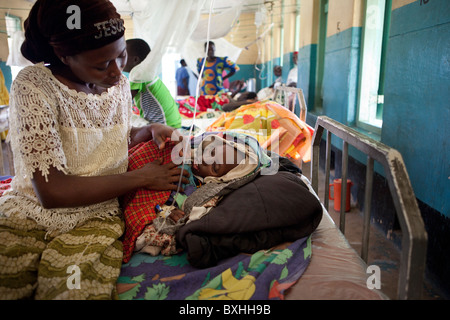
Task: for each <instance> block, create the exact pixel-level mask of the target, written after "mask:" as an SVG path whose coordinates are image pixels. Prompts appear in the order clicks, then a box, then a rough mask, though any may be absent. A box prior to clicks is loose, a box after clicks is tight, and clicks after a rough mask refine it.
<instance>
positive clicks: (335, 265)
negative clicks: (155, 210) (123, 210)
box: [0, 86, 427, 300]
mask: <svg viewBox="0 0 450 320" xmlns="http://www.w3.org/2000/svg"><path fill="white" fill-rule="evenodd" d="M289 97H291V99H289ZM292 97H294V99H292ZM274 99H277V100H278V101H280V102H281V103H282V104H283V105H284V106H287V108H288V109H290V110H291V111H293V110H294V107H295V105H296V100H298V102H299V106H300V118H301V119H302V120H305V119H306V104H305V102H304V98H303V93H302V91H301V89H298V88H289V87H284V86H282V87H279V88H278V89H277V92H275V95H274ZM189 121H190V123H192V120H187V122H189ZM212 121H213V120H212V119H207V120H203V123H202V121H200V122H198V121H196V122H195V124H196V125H199V124H200V126H201V127H202V128H206V127H207V126H208V125H210V124H211V122H212ZM187 122H186V123H187ZM333 135H334V136H336V137H338V138H339V139H341V140H342V141H343V144H342V181H343V186H342V190H343V191H342V193H341V203H344V199H345V198H346V196H347V195H346V194H345V193H346V187H345V184H346V181H347V175H348V168H347V166H348V150H349V145H351V146H353V147H355V148H356V149H358V150H359V151H360V152H362V153H364V154H366V155H367V164H366V167H367V171H366V185H365V201H364V217H363V221H364V223H363V239H362V250H361V253H360V254H358V253H357V252H356V251H355V250H354V249H353V248H352V247H351V245H350V244H349V242H348V240H347V239H346V238H345V212H344V211H343V210H344V209H345V208H344V206H342V209H341V212H340V221H339V226H337V225H336V224H335V223H334V222H333V219H332V218H331V216H330V214H329V212H328V198H329V197H328V183H329V179H330V162H331V160H330V159H331V141H332V136H333ZM323 138H325V140H326V147H325V148H326V151H325V153H324V154H325V172H319V160H320V159H319V156H320V155H321V154H323V153H321V152H320V146H321V142H322V139H323ZM0 155H1V153H0ZM0 160H2V159H0ZM375 161H376V162H378V163H380V164H381V165H382V166H383V167H384V172H385V178H386V180H387V183H388V185H389V189H390V193H391V195H392V199H393V202H394V205H395V211H396V214H397V218H398V221H399V222H400V227H401V233H402V241H401V263H400V268H399V276H398V293H397V298H398V299H420V298H421V294H422V290H423V279H424V270H425V259H426V246H427V233H426V231H425V228H424V224H423V221H422V218H421V215H420V211H419V209H418V206H417V202H416V198H415V196H414V192H413V189H412V186H411V183H410V181H409V178H408V174H407V171H406V168H405V165H404V162H403V159H402V157H401V154H400V153H399V152H398V151H396V150H395V149H392V148H390V147H388V146H386V145H384V144H382V143H379V142H377V141H374V140H373V139H371V138H368V137H367V136H365V135H363V134H361V133H359V132H357V131H355V130H353V129H352V128H349V127H347V126H344V125H342V124H340V123H338V122H337V121H334V120H332V119H330V118H328V117H325V116H319V117H318V118H317V120H316V124H315V128H314V136H313V138H312V160H311V163H310V166H311V172H310V179H308V178H307V177H306V176H305V175H301V179H302V181H303V182H304V183H305V184H306V185H307V186H308V188H309V190H310V192H311V193H312V194H314V195H315V196H316V197H317V198H319V192H318V190H319V174H323V175H324V176H325V179H324V181H325V182H324V183H325V188H324V190H325V191H324V192H325V194H324V196H323V199H325V200H324V202H323V203H321V206H322V210H323V215H322V218H321V221H320V224H319V225H318V226H317V228H316V229H315V231H314V232H313V233H312V234H311V236H310V247H311V252H312V254H311V255H310V261H309V262H308V264H307V267H306V268H305V270H303V273H302V274H301V276H300V277H298V278H297V279H296V280H295V283H293V284H290V285H289V286H287V287H286V290H285V291H284V292H283V294H282V295H281V296H278V297H281V298H284V299H286V300H296V299H322V300H335V299H387V298H388V297H387V296H386V295H385V294H384V293H383V292H382V289H381V290H379V289H377V288H372V287H371V286H370V281H369V280H370V279H369V276H370V275H371V273H370V272H368V270H369V269H368V267H369V266H368V265H367V258H368V250H369V232H370V211H371V204H370V202H371V194H372V183H373V178H372V177H373V173H374V162H375ZM299 166H300V167H301V164H300V165H299ZM12 168H13V166H12ZM305 243H307V241H305ZM288 245H290V244H289V243H283V244H281V245H280V246H279V248H274V249H273V250H275V249H280V250H283V249H284V248H286V247H287V246H288ZM303 249H304V248H303ZM280 252H282V251H279V252H278V253H280ZM299 252H302V251H301V250H300V251H299ZM278 253H277V254H278ZM265 254H266V253H265ZM252 258H253V256H252ZM155 259H156V258H153V257H151V258H149V257H148V256H145V255H142V254H137V255H135V260H132V261H131V262H130V263H128V264H125V265H124V266H123V267H122V274H121V276H120V277H119V281H118V285H117V288H118V293H119V297H120V298H121V299H137V298H139V299H142V298H143V295H141V296H139V294H138V292H139V290H141V291H144V290H145V285H144V282H143V281H142V277H144V276H147V275H149V274H150V273H151V271H152V270H153V269H154V263H155ZM160 260H161V261H162V263H166V264H167V263H168V260H167V259H166V258H161V259H160ZM137 265H139V268H140V269H139V274H138V275H136V276H133V275H132V274H131V273H129V271H130V270H133V268H135V267H136V266H137ZM164 268H167V267H166V266H164ZM136 270H137V269H136ZM208 270H209V269H206V270H204V271H205V272H208ZM176 277H177V275H175V276H173V277H167V278H165V279H169V278H170V279H174V278H176ZM155 278H157V275H154V276H153V279H155ZM162 279H163V278H161V280H162ZM161 283H162V282H161ZM141 285H142V287H139V286H141ZM152 286H153V287H154V286H155V285H154V284H152ZM153 287H152V288H153ZM139 288H140V289H139ZM148 292H149V287H147V293H148ZM144 298H149V299H151V298H154V296H152V295H147V294H146V295H145V297H144Z"/></svg>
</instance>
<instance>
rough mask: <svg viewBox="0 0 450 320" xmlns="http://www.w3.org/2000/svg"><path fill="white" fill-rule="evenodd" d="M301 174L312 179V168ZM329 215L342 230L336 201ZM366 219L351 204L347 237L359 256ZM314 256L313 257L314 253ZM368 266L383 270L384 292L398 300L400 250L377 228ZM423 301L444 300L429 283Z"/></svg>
mask: <svg viewBox="0 0 450 320" xmlns="http://www.w3.org/2000/svg"><path fill="white" fill-rule="evenodd" d="M302 171H303V174H304V175H305V176H307V177H308V178H309V179H310V164H309V163H303V164H302ZM324 180H325V178H324V173H323V172H322V171H321V170H319V194H318V195H319V198H320V199H321V200H322V203H324V202H323V200H324V199H323V197H324V186H325V183H324ZM328 213H329V214H330V216H331V217H332V218H333V221H334V223H335V224H336V225H337V226H339V224H340V222H339V221H340V218H339V216H340V213H339V212H336V211H335V210H334V202H333V200H329V209H328ZM362 226H363V215H362V212H360V211H359V209H358V207H357V206H356V205H355V203H354V202H353V199H352V201H351V210H350V211H349V212H347V213H346V214H345V236H346V238H347V240H348V242H349V243H350V245H351V246H352V247H353V248H354V249H355V251H356V252H357V253H359V254H360V253H361V246H362V229H363V228H362ZM313 254H314V253H313ZM367 264H368V265H377V266H379V267H380V270H381V283H382V284H381V291H382V292H384V293H385V294H386V295H387V296H388V297H389V298H390V299H396V298H397V287H398V273H399V265H400V250H399V248H398V247H397V246H395V245H394V243H393V242H392V241H391V240H389V239H388V238H387V237H386V235H385V234H384V233H383V232H382V231H381V230H380V229H378V228H377V227H376V226H373V225H372V226H371V230H370V238H369V257H368V262H367ZM422 296H423V298H422V299H423V300H441V299H444V298H443V297H442V295H441V294H440V293H439V292H438V291H437V289H436V288H435V287H434V286H433V285H432V284H431V283H430V282H429V281H428V280H427V279H425V281H424V286H423V293H422Z"/></svg>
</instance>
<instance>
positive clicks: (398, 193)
mask: <svg viewBox="0 0 450 320" xmlns="http://www.w3.org/2000/svg"><path fill="white" fill-rule="evenodd" d="M325 130H327V135H326V155H325V157H326V158H325V160H326V161H325V184H326V186H325V196H324V199H325V204H324V206H325V208H326V209H327V210H328V193H329V190H328V183H329V179H330V160H331V138H332V134H333V135H335V136H337V137H339V138H341V139H342V140H343V146H342V177H341V179H342V187H341V190H342V191H341V203H345V199H346V191H347V187H346V185H347V169H348V145H349V144H350V145H352V146H354V147H355V148H356V149H358V150H360V151H361V152H363V153H364V154H365V155H367V164H366V184H365V186H366V187H365V195H364V214H363V239H362V249H361V258H362V259H363V260H364V261H365V262H366V263H367V257H368V248H369V231H370V210H371V197H372V186H373V172H374V161H377V162H379V163H380V164H381V165H383V167H384V170H385V174H386V180H387V181H388V184H389V189H390V192H391V195H392V198H393V202H394V206H395V209H396V215H397V217H398V220H399V222H400V227H401V231H402V241H401V247H402V252H401V260H400V269H399V281H398V289H397V297H398V299H420V298H421V295H422V291H423V280H424V272H425V262H426V248H427V241H428V240H427V232H426V230H425V227H424V223H423V220H422V217H421V214H420V211H419V207H418V205H417V200H416V197H415V195H414V191H413V189H412V186H411V183H410V180H409V177H408V173H407V170H406V167H405V164H404V162H403V158H402V156H401V154H400V153H399V152H398V151H397V150H395V149H393V148H390V147H388V146H386V145H384V144H382V143H380V142H378V141H375V140H373V139H371V138H370V137H367V136H365V135H363V134H361V133H359V132H357V131H356V130H354V129H352V128H349V127H347V126H345V125H343V124H341V123H339V122H337V121H335V120H333V119H330V118H329V117H326V116H319V117H318V118H317V121H316V125H315V132H314V136H313V142H312V163H311V184H312V187H313V189H314V190H315V191H316V193H318V184H319V157H320V142H321V140H322V136H323V134H324V131H325ZM339 219H340V226H339V227H340V230H341V232H342V233H343V234H345V206H341V211H340V217H339Z"/></svg>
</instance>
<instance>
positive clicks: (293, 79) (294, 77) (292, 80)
mask: <svg viewBox="0 0 450 320" xmlns="http://www.w3.org/2000/svg"><path fill="white" fill-rule="evenodd" d="M292 61H293V62H294V67H293V68H292V69H291V70H290V71H289V74H288V77H287V80H286V84H287V86H288V87H294V88H295V87H297V81H298V67H297V61H298V52H297V51H295V52H294V54H293V55H292Z"/></svg>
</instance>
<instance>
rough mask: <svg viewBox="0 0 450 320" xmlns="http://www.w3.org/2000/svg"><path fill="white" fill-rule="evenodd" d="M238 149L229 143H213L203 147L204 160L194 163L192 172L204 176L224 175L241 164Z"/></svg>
mask: <svg viewBox="0 0 450 320" xmlns="http://www.w3.org/2000/svg"><path fill="white" fill-rule="evenodd" d="M239 162H240V159H239V157H238V151H237V150H236V149H235V148H233V147H232V146H230V145H228V144H223V143H222V142H220V144H217V143H214V142H213V143H211V144H209V145H207V146H206V147H204V148H203V152H202V162H201V163H199V164H196V163H195V162H194V164H193V165H192V172H193V173H194V174H195V175H197V176H200V177H202V178H205V177H222V176H224V175H226V174H227V173H228V172H230V171H231V170H232V169H234V168H236V167H237V166H238V165H239Z"/></svg>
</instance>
